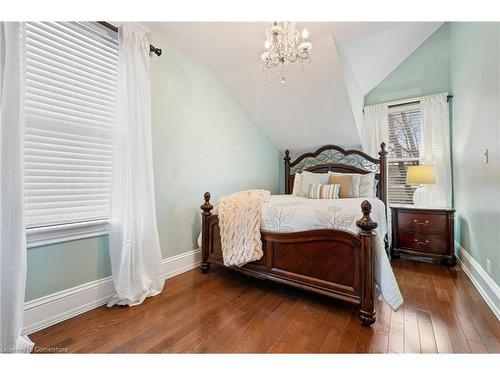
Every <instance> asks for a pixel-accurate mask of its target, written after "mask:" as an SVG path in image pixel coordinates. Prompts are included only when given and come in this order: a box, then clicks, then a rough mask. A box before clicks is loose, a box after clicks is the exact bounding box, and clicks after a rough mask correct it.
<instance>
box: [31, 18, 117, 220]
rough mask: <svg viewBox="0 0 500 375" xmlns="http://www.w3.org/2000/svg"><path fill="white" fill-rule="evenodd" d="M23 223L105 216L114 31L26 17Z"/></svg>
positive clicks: (114, 76)
mask: <svg viewBox="0 0 500 375" xmlns="http://www.w3.org/2000/svg"><path fill="white" fill-rule="evenodd" d="M24 35H25V38H24V41H25V43H24V53H25V69H24V70H25V93H26V94H25V95H26V97H25V102H24V103H25V104H24V112H25V204H26V225H27V228H36V227H44V226H52V225H59V224H68V223H79V222H88V221H94V220H101V219H107V218H109V209H110V189H111V163H112V132H113V123H114V118H115V102H116V91H117V78H118V41H117V36H116V33H111V32H108V30H106V29H104V28H102V27H101V26H99V25H97V24H94V23H80V22H63V23H61V22H41V23H40V22H27V23H25V34H24Z"/></svg>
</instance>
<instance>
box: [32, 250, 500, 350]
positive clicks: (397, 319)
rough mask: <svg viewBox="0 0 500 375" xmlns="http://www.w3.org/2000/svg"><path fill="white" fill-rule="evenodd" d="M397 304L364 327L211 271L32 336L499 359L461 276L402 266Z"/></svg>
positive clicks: (131, 344)
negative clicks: (481, 355)
mask: <svg viewBox="0 0 500 375" xmlns="http://www.w3.org/2000/svg"><path fill="white" fill-rule="evenodd" d="M393 267H394V271H395V274H396V277H397V280H398V283H399V286H400V289H401V292H402V294H403V297H404V299H405V304H404V306H403V307H402V308H400V309H399V310H398V311H396V312H395V311H392V310H391V309H390V308H389V307H388V306H387V305H386V304H385V303H383V302H382V303H380V302H379V303H378V309H377V311H378V313H377V322H376V323H375V324H374V325H373V326H372V329H368V328H365V327H363V326H361V324H360V323H359V321H358V317H357V308H356V306H353V305H350V304H347V303H343V302H339V301H335V300H332V299H329V298H326V297H322V296H318V295H314V294H311V293H307V292H304V291H299V290H296V289H292V288H288V287H284V286H281V285H278V284H275V283H272V282H266V281H262V280H257V279H253V278H249V277H246V276H244V275H241V274H239V273H236V272H233V271H230V270H227V269H224V268H220V267H219V268H216V269H214V271H212V272H211V273H209V274H202V273H200V272H199V271H198V270H193V271H190V272H187V273H184V274H182V275H180V276H177V277H175V278H172V279H170V280H168V281H167V283H166V286H165V290H164V291H163V293H162V294H161V295H159V296H156V297H154V298H149V299H147V300H146V301H145V303H144V304H143V305H141V306H136V307H133V308H127V307H113V308H106V307H101V308H98V309H95V310H92V311H90V312H87V313H85V314H82V315H80V316H77V317H75V318H73V319H70V320H67V321H64V322H62V323H59V324H57V325H55V326H52V327H49V328H47V329H45V330H42V331H40V332H37V333H35V334H33V335H31V336H30V337H31V339H32V340H33V341H34V342H35V344H36V345H37V347H38V348H42V350H41V351H44V350H43V348H60V350H58V351H60V352H77V353H103V352H104V353H108V352H112V353H131V352H147V353H176V352H177V353H188V352H195V353H266V352H267V353H454V352H457V353H470V352H473V353H488V352H489V353H500V322H499V321H498V320H497V319H496V317H495V316H494V315H493V313H492V312H491V311H490V310H489V308H488V306H487V305H486V304H485V302H484V301H483V300H482V298H481V296H480V295H479V294H478V293H477V291H476V290H475V289H474V286H473V285H472V284H471V282H470V280H469V279H468V278H467V276H466V275H465V274H464V272H463V271H462V270H461V269H460V268H459V267H458V266H456V267H455V268H453V269H448V268H447V267H444V266H441V265H437V264H429V263H420V262H416V261H411V260H407V259H400V260H397V261H395V262H394V263H393Z"/></svg>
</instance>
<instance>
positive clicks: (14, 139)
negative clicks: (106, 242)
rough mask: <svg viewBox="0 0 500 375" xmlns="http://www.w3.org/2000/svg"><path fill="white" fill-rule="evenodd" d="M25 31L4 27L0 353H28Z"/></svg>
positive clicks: (0, 25) (0, 55) (0, 57)
mask: <svg viewBox="0 0 500 375" xmlns="http://www.w3.org/2000/svg"><path fill="white" fill-rule="evenodd" d="M21 31H22V30H21V25H20V24H19V23H17V22H0V353H29V352H31V349H32V348H33V343H32V342H31V341H30V340H29V339H28V337H26V336H24V337H23V336H21V331H22V329H23V311H24V293H25V289H26V256H27V254H26V231H25V223H24V193H23V192H24V189H23V184H24V181H23V180H24V175H23V161H24V156H23V150H24V147H23V142H24V124H23V118H22V110H21V106H22V98H23V96H24V94H23V87H22V81H23V77H22V71H21V64H22V60H21V59H22V54H21V52H22V48H21V46H22V42H21Z"/></svg>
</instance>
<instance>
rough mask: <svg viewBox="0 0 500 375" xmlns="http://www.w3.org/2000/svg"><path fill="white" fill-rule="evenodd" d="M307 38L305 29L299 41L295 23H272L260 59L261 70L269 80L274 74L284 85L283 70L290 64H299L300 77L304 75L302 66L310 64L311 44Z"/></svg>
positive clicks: (307, 34) (267, 31) (307, 33)
mask: <svg viewBox="0 0 500 375" xmlns="http://www.w3.org/2000/svg"><path fill="white" fill-rule="evenodd" d="M308 36H309V32H308V31H307V29H305V28H304V29H302V33H301V35H300V39H301V40H300V41H299V31H298V29H297V28H296V24H295V22H274V24H273V26H272V27H270V28H268V29H267V30H266V42H265V43H264V48H265V50H264V52H263V53H262V54H261V55H260V57H261V59H262V60H263V61H264V68H263V70H264V71H265V72H268V73H269V80H271V75H272V73H273V72H276V73H277V74H279V76H280V82H281V83H285V82H286V78H285V68H286V66H287V65H288V64H290V63H299V64H301V76H303V75H304V65H305V64H306V63H310V62H311V57H310V55H311V49H312V44H311V42H309V39H308Z"/></svg>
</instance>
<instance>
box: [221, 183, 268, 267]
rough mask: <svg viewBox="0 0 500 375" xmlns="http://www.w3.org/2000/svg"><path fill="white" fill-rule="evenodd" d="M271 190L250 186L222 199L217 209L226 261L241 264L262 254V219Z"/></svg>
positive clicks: (226, 262)
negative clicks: (249, 188)
mask: <svg viewBox="0 0 500 375" xmlns="http://www.w3.org/2000/svg"><path fill="white" fill-rule="evenodd" d="M269 196H270V192H269V191H267V190H246V191H240V192H238V193H234V194H231V195H229V196H227V197H222V198H220V199H219V202H218V204H217V212H218V215H219V227H220V236H221V245H222V256H223V258H224V265H226V266H238V267H241V266H243V265H244V264H245V263H248V262H253V261H255V260H258V259H260V258H262V256H263V255H264V253H263V252H262V240H261V238H260V221H261V212H262V205H263V204H264V202H267V201H268V200H269Z"/></svg>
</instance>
